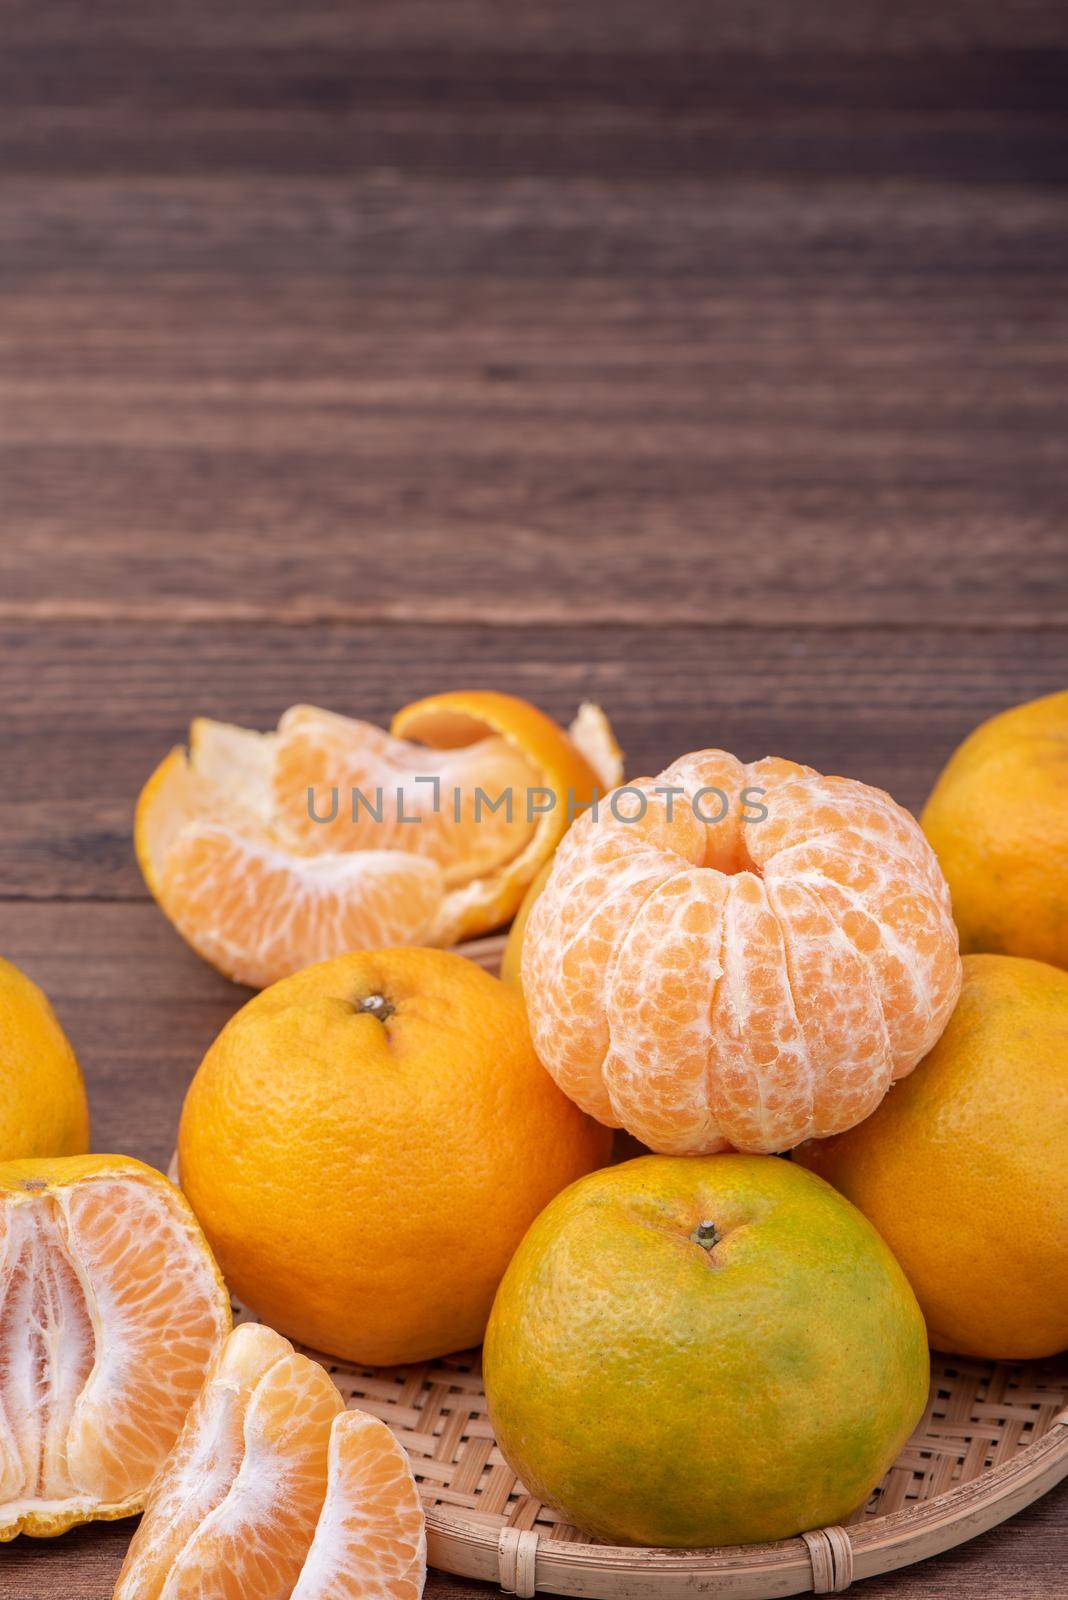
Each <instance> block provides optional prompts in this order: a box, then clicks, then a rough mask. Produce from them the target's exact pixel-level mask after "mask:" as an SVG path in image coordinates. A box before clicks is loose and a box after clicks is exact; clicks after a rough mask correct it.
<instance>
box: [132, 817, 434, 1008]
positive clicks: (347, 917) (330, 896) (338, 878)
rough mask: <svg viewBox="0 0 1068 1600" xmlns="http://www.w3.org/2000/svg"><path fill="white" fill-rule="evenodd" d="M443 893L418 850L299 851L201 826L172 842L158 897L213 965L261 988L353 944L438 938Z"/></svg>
mask: <svg viewBox="0 0 1068 1600" xmlns="http://www.w3.org/2000/svg"><path fill="white" fill-rule="evenodd" d="M443 894H444V884H443V880H442V876H441V870H440V868H439V867H438V866H437V865H436V864H435V863H434V862H432V861H426V860H423V858H422V857H420V856H405V855H402V854H400V853H399V852H398V851H395V850H362V851H360V852H359V853H357V854H353V855H329V856H303V857H302V856H293V855H289V854H287V853H286V852H285V851H283V850H280V849H279V848H278V847H277V846H275V845H273V844H271V843H270V842H269V841H268V840H266V839H264V838H263V837H262V836H261V837H259V838H257V837H255V836H254V835H251V834H245V835H242V834H240V833H238V832H237V831H236V830H234V829H233V828H230V827H224V826H221V825H220V824H218V823H202V824H192V825H190V826H189V827H187V828H186V829H184V831H183V832H182V834H181V835H180V836H179V838H178V840H177V842H176V843H175V844H174V846H173V847H172V849H171V851H170V854H169V856H168V858H167V877H166V882H165V887H164V889H163V891H162V893H161V895H160V900H161V903H162V905H163V907H164V910H165V911H166V912H167V914H168V916H169V917H170V919H171V921H172V922H173V923H174V926H175V927H176V928H177V929H178V932H179V933H180V934H182V935H183V937H184V938H186V939H188V941H189V943H190V944H191V945H193V947H194V949H196V950H197V951H198V952H199V953H200V954H201V955H202V956H204V958H205V959H206V960H208V961H210V962H211V963H212V965H213V966H215V967H218V968H219V970H220V971H221V972H225V973H226V975H227V976H228V977H231V978H234V979H236V981H237V982H239V983H247V984H251V985H253V987H255V988H265V987H266V986H267V985H268V984H269V983H273V982H275V980H276V979H277V978H279V977H288V976H289V974H290V973H293V972H297V971H299V970H300V968H301V967H306V966H310V965H311V964H312V963H313V962H316V961H325V960H327V959H329V958H330V957H331V956H335V955H339V954H342V953H344V952H345V951H347V950H363V949H368V948H371V947H373V946H375V945H378V944H383V945H391V944H425V943H432V942H433V935H434V927H435V922H436V918H437V913H438V909H439V907H440V904H441V900H442V896H443Z"/></svg>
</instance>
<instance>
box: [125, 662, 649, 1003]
mask: <svg viewBox="0 0 1068 1600" xmlns="http://www.w3.org/2000/svg"><path fill="white" fill-rule="evenodd" d="M584 751H585V752H586V753H585V754H584V753H583V752H584ZM587 757H588V758H587ZM619 776H620V759H619V750H618V747H617V746H616V744H615V741H614V739H613V737H612V733H611V729H610V728H609V727H608V725H607V723H606V721H605V719H604V717H603V714H602V713H600V712H599V711H598V710H597V708H596V707H594V706H590V705H587V706H584V707H583V708H582V710H581V711H580V713H579V716H578V717H577V718H576V719H575V722H574V723H573V724H572V728H571V732H570V734H567V733H565V732H564V731H563V729H562V728H559V727H558V726H557V725H556V723H554V722H552V721H551V720H550V719H549V718H548V717H547V716H545V715H544V714H543V713H542V712H540V711H538V710H537V709H536V708H535V707H534V706H531V705H528V704H527V703H526V702H525V701H522V700H517V699H515V698H514V697H513V696H511V695H503V694H495V693H492V692H490V691H486V690H483V691H472V692H469V693H455V694H445V695H437V696H433V697H431V698H430V699H428V700H421V701H418V702H417V703H416V704H414V705H410V706H407V707H406V708H405V709H404V710H403V711H400V712H398V714H397V716H396V717H395V718H394V719H393V727H392V731H391V732H389V733H387V732H386V731H385V730H384V729H382V728H378V727H375V726H374V724H372V723H369V722H357V721H354V720H352V719H351V718H348V717H341V716H337V715H335V714H334V713H332V712H329V711H321V710H319V709H317V708H316V707H315V706H293V707H292V708H291V709H290V710H289V711H287V712H286V713H285V715H284V716H283V717H282V718H281V720H280V722H279V724H278V728H277V730H276V731H275V732H274V733H268V734H261V733H254V732H252V731H250V730H249V729H246V728H237V727H231V726H229V725H228V724H225V723H219V722H211V721H208V720H207V719H205V718H199V719H198V720H197V721H195V722H194V723H193V726H192V729H191V733H190V742H189V748H188V750H185V749H181V748H179V749H175V750H172V751H171V753H170V755H169V756H167V758H166V759H165V760H164V761H163V762H162V763H161V765H160V766H159V767H158V768H157V770H156V771H155V773H153V775H152V777H151V778H150V779H149V781H148V783H147V784H146V785H145V788H144V790H143V792H142V794H141V798H140V800H139V802H138V806H137V818H136V826H135V844H136V849H137V858H138V861H139V862H140V864H141V869H142V872H143V873H144V877H145V881H146V883H147V884H148V886H149V888H150V889H151V891H152V893H153V895H154V896H155V898H156V899H157V900H158V902H159V904H160V906H161V907H162V909H163V911H164V912H165V913H166V915H167V916H168V917H169V919H170V920H171V922H173V924H174V926H175V927H176V928H177V929H178V931H179V933H181V934H182V935H183V937H184V938H185V939H187V940H188V942H189V943H190V944H191V945H192V946H193V948H194V950H196V951H198V952H199V954H200V955H202V956H203V957H204V958H205V959H206V960H207V961H210V962H212V963H213V964H214V965H215V966H217V967H218V968H219V969H220V970H221V971H222V972H225V973H226V974H227V976H229V977H231V978H236V979H237V980H238V981H239V982H242V983H247V984H251V985H253V986H254V987H262V986H264V985H265V984H268V983H273V982H274V981H275V980H276V979H277V978H281V977H285V976H287V975H288V974H289V973H292V972H296V971H298V970H299V969H300V968H301V967H305V966H308V965H309V964H310V963H312V962H314V961H321V960H325V959H327V958H328V957H330V956H335V955H341V954H343V953H344V952H345V951H347V950H360V949H370V948H373V947H376V946H380V945H388V944H416V945H449V944H454V943H456V941H457V940H459V939H463V938H471V937H473V936H475V935H477V934H479V933H484V932H486V931H487V930H488V929H490V928H493V927H496V926H498V925H499V924H500V923H502V922H504V921H507V919H508V918H509V917H510V916H511V915H512V913H513V912H514V911H515V909H516V907H517V906H518V904H519V902H520V900H521V899H522V896H523V893H524V891H525V889H526V887H527V885H528V884H529V883H530V881H531V879H532V878H533V877H534V876H535V874H536V873H537V871H538V869H539V867H540V866H541V864H542V863H543V862H544V861H545V860H547V858H548V857H549V856H550V855H551V854H552V851H553V850H554V848H555V846H556V844H557V842H558V841H559V839H560V838H561V836H562V835H563V833H564V830H565V829H566V827H567V825H568V821H569V820H570V816H571V815H574V813H575V811H576V809H577V808H578V807H581V806H582V805H585V804H586V803H588V802H589V801H590V799H591V798H592V797H593V794H594V792H595V790H596V789H597V788H598V786H599V785H601V786H602V787H605V786H608V787H610V786H611V785H612V784H613V783H616V782H618V781H619Z"/></svg>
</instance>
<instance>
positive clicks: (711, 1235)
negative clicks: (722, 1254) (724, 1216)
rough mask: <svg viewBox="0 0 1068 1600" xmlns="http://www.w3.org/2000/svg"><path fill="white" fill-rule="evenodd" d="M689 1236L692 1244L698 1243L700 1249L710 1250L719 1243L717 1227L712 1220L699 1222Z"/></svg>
mask: <svg viewBox="0 0 1068 1600" xmlns="http://www.w3.org/2000/svg"><path fill="white" fill-rule="evenodd" d="M690 1238H691V1239H692V1240H693V1242H694V1244H699V1245H700V1246H701V1249H702V1250H712V1249H714V1248H715V1246H716V1245H717V1244H719V1241H720V1234H719V1229H718V1228H717V1227H716V1224H715V1223H714V1222H699V1223H698V1224H697V1227H696V1228H695V1229H694V1230H693V1232H692V1233H691V1235H690Z"/></svg>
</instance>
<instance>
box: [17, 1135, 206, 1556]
mask: <svg viewBox="0 0 1068 1600" xmlns="http://www.w3.org/2000/svg"><path fill="white" fill-rule="evenodd" d="M229 1328H230V1302H229V1299H228V1298H227V1295H226V1291H225V1289H224V1288H223V1284H222V1279H221V1278H220V1276H219V1273H218V1269H217V1268H216V1266H215V1263H214V1261H213V1260H212V1257H211V1252H210V1251H209V1249H208V1246H207V1244H206V1242H205V1240H204V1236H203V1234H202V1233H201V1231H200V1229H199V1228H198V1226H197V1224H196V1220H195V1218H194V1217H193V1213H192V1212H191V1211H190V1209H189V1207H188V1205H187V1204H186V1202H185V1200H184V1199H183V1198H182V1196H181V1194H179V1192H178V1190H177V1189H175V1188H174V1186H173V1185H172V1184H170V1183H168V1182H167V1180H166V1179H165V1178H164V1177H162V1176H161V1175H160V1174H159V1173H158V1172H153V1171H152V1169H151V1168H149V1167H143V1166H142V1165H141V1163H140V1162H139V1161H132V1160H130V1159H129V1158H128V1157H126V1156H68V1157H63V1158H59V1159H57V1160H52V1161H39V1160H34V1161H9V1162H5V1163H4V1164H3V1165H0V1540H3V1539H12V1538H14V1536H15V1535H16V1534H17V1533H20V1532H21V1533H29V1534H36V1535H38V1536H47V1535H51V1534H56V1533H63V1532H65V1531H66V1529H67V1528H70V1527H73V1526H74V1525H75V1523H79V1522H88V1521H90V1520H92V1519H93V1518H110V1517H127V1516H130V1515H131V1514H132V1513H133V1512H135V1511H140V1509H141V1507H142V1505H143V1504H144V1500H145V1492H146V1490H147V1488H148V1485H149V1483H150V1482H151V1481H152V1479H153V1477H154V1476H155V1474H156V1471H157V1469H158V1468H159V1466H160V1463H161V1462H162V1461H163V1459H164V1457H165V1456H166V1454H167V1452H168V1451H169V1450H170V1448H171V1446H172V1444H173V1443H174V1440H175V1438H176V1436H177V1434H178V1430H179V1428H180V1427H181V1425H182V1420H183V1418H184V1417H185V1414H186V1412H187V1410H188V1409H189V1406H190V1404H191V1402H192V1400H193V1398H194V1396H195V1395H196V1393H197V1391H198V1389H199V1388H200V1386H201V1383H202V1382H203V1380H204V1374H205V1372H206V1371H207V1369H208V1367H209V1366H210V1364H211V1361H212V1359H213V1357H214V1356H215V1354H216V1352H217V1351H218V1350H219V1348H220V1347H221V1346H222V1344H223V1341H224V1339H225V1337H226V1334H227V1333H228V1331H229Z"/></svg>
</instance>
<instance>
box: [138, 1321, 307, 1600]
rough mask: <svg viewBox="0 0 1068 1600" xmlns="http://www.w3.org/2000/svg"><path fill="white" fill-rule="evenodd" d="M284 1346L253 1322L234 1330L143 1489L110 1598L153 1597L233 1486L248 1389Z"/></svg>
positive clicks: (279, 1338) (281, 1353) (287, 1345)
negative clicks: (138, 1518)
mask: <svg viewBox="0 0 1068 1600" xmlns="http://www.w3.org/2000/svg"><path fill="white" fill-rule="evenodd" d="M292 1348H293V1346H292V1345H291V1344H290V1343H289V1341H288V1339H283V1338H282V1336H281V1334H277V1333H275V1332H274V1331H273V1330H272V1329H270V1328H266V1327H263V1326H262V1325H261V1324H259V1323H245V1324H243V1325H242V1326H241V1327H240V1328H235V1329H234V1331H233V1333H232V1334H231V1335H230V1337H229V1338H228V1339H227V1341H226V1343H225V1344H224V1345H223V1347H222V1349H221V1350H220V1352H219V1354H218V1355H217V1357H216V1359H215V1361H214V1363H213V1365H212V1367H211V1370H210V1371H209V1373H208V1376H207V1377H206V1379H205V1381H204V1387H203V1388H202V1389H201V1391H200V1393H199V1395H198V1396H197V1398H196V1401H195V1402H194V1404H193V1406H192V1407H191V1409H190V1411H189V1413H188V1415H187V1416H186V1419H185V1422H184V1424H183V1426H182V1431H181V1433H180V1434H179V1435H178V1440H177V1443H176V1444H175V1447H174V1450H173V1452H172V1453H171V1455H170V1457H169V1458H168V1460H167V1463H166V1465H165V1467H164V1468H163V1471H162V1472H160V1473H159V1475H158V1476H157V1477H156V1479H155V1481H154V1482H153V1484H152V1487H151V1489H150V1490H149V1494H148V1499H147V1501H146V1502H145V1514H144V1516H143V1517H142V1519H141V1525H140V1527H139V1528H138V1530H137V1532H136V1533H135V1534H134V1537H133V1541H132V1543H131V1545H130V1548H129V1550H128V1552H127V1556H126V1560H125V1562H124V1564H123V1568H122V1572H121V1573H120V1575H119V1581H118V1584H117V1585H116V1588H115V1596H114V1600H159V1596H160V1593H161V1591H162V1589H163V1586H164V1584H165V1583H166V1582H167V1579H168V1577H169V1576H170V1572H171V1569H172V1567H173V1566H174V1563H175V1561H176V1560H177V1558H178V1556H179V1555H180V1553H181V1552H182V1550H184V1549H185V1547H186V1545H187V1544H188V1543H189V1540H190V1539H191V1538H192V1536H193V1534H194V1533H195V1532H196V1531H197V1529H198V1528H199V1526H200V1524H201V1523H202V1522H203V1520H204V1518H205V1517H206V1516H207V1515H208V1513H209V1512H210V1511H214V1510H215V1508H216V1506H218V1505H221V1503H222V1501H223V1499H224V1498H225V1496H226V1495H227V1494H228V1493H229V1491H230V1489H231V1488H232V1486H233V1483H234V1480H235V1478H236V1477H237V1474H238V1471H239V1469H240V1466H241V1460H242V1456H243V1455H244V1448H245V1441H244V1424H245V1416H246V1413H247V1411H248V1407H249V1401H250V1400H251V1398H252V1392H253V1390H254V1389H255V1387H256V1385H257V1383H258V1382H259V1380H260V1379H261V1378H262V1377H263V1376H264V1374H265V1373H266V1372H268V1371H269V1370H270V1368H271V1367H273V1366H275V1365H276V1363H277V1362H279V1361H280V1360H281V1359H282V1357H283V1356H285V1355H288V1354H289V1353H290V1352H291V1351H292Z"/></svg>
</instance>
